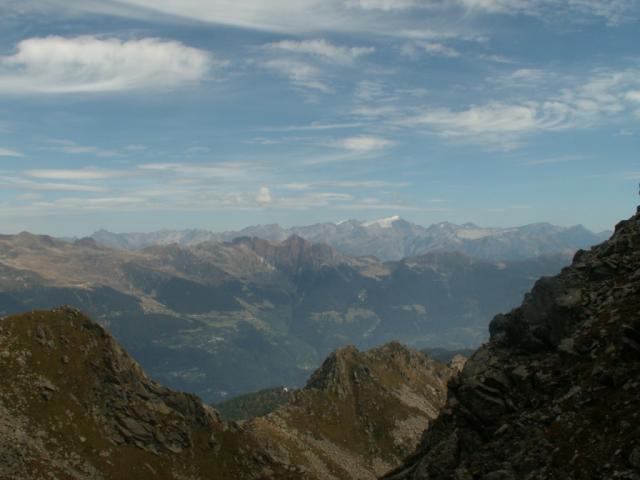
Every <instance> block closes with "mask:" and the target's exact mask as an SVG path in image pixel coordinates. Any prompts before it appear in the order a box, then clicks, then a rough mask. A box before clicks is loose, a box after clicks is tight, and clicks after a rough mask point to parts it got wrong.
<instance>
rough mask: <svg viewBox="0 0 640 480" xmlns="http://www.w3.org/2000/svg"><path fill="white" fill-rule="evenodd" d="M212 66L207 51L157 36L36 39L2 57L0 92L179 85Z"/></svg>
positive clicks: (54, 37)
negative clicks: (123, 38) (134, 38)
mask: <svg viewBox="0 0 640 480" xmlns="http://www.w3.org/2000/svg"><path fill="white" fill-rule="evenodd" d="M212 65H213V61H212V59H211V57H210V56H209V54H208V53H206V52H204V51H202V50H197V49H195V48H191V47H188V46H185V45H183V44H181V43H179V42H175V41H164V40H159V39H155V38H145V39H141V40H126V41H124V40H120V39H116V38H108V39H102V38H98V37H93V36H86V37H75V38H64V37H58V36H50V37H44V38H30V39H27V40H23V41H21V42H20V43H19V44H18V46H17V51H16V53H15V54H13V55H11V56H6V57H2V58H0V94H2V93H4V94H34V93H40V94H54V93H80V92H109V91H121V90H133V89H158V88H159V89H164V88H173V87H178V86H180V85H183V84H190V83H193V82H197V81H199V80H201V79H202V78H203V77H204V76H205V75H206V74H207V72H208V71H209V69H210V68H211V66H212Z"/></svg>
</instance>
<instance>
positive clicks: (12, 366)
mask: <svg viewBox="0 0 640 480" xmlns="http://www.w3.org/2000/svg"><path fill="white" fill-rule="evenodd" d="M0 478H3V479H27V478H30V479H35V478H68V479H103V478H105V479H116V478H118V479H121V478H154V479H200V478H220V479H227V478H229V479H232V478H243V479H244V478H246V479H268V478H274V479H276V478H277V479H280V478H285V479H286V478H291V479H293V478H300V472H298V471H297V469H296V468H294V467H290V466H287V465H282V464H280V463H278V462H277V461H275V460H274V459H273V458H270V457H269V456H268V455H267V454H266V453H265V452H264V451H262V450H261V449H260V448H259V447H258V445H257V443H256V441H255V440H254V439H253V438H252V436H251V435H249V434H248V433H247V432H245V431H243V430H242V429H240V428H239V427H237V426H236V425H234V424H231V425H227V424H223V423H222V422H221V421H220V420H219V418H218V414H217V412H216V411H215V410H213V409H212V408H211V407H208V406H206V405H204V404H203V403H202V402H201V401H200V400H199V399H198V398H197V397H195V396H193V395H188V394H184V393H177V392H173V391H171V390H168V389H166V388H164V387H162V386H161V385H159V384H157V383H155V382H153V381H151V380H150V379H148V378H147V377H146V375H145V374H144V372H143V371H142V370H141V369H140V367H139V366H138V364H137V363H135V362H134V361H133V360H132V359H131V358H130V357H129V356H128V355H127V354H126V353H125V352H124V351H123V350H122V348H121V347H120V346H119V345H118V344H117V342H116V341H115V340H114V339H113V337H112V336H111V335H109V334H108V333H107V332H106V331H105V330H104V329H103V328H102V327H100V326H99V325H98V324H96V323H94V322H93V321H91V320H89V319H88V318H86V317H85V316H83V315H82V314H80V312H78V311H77V310H74V309H70V308H66V307H65V308H60V309H56V310H53V311H50V312H33V313H29V314H25V315H19V316H15V317H11V318H7V319H3V320H2V321H1V322H0Z"/></svg>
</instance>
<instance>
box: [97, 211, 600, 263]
mask: <svg viewBox="0 0 640 480" xmlns="http://www.w3.org/2000/svg"><path fill="white" fill-rule="evenodd" d="M610 234H611V232H601V233H593V232H591V231H589V230H587V229H586V228H585V227H583V226H582V225H577V226H574V227H559V226H555V225H551V224H549V223H534V224H530V225H525V226H521V227H513V228H482V227H478V226H477V225H474V224H472V223H465V224H464V225H456V224H453V223H448V222H443V223H438V224H434V225H431V226H430V227H422V226H420V225H416V224H414V223H411V222H408V221H406V220H404V219H402V218H400V217H398V216H394V217H388V218H383V219H380V220H375V221H369V222H362V221H358V220H347V221H343V222H339V223H319V224H316V225H309V226H301V227H292V228H288V229H285V228H283V227H281V226H280V225H258V226H253V227H247V228H245V229H243V230H239V231H231V232H223V233H216V232H211V231H208V230H161V231H157V232H151V233H121V234H117V233H111V232H108V231H106V230H100V231H98V232H95V233H94V234H93V235H92V238H93V239H94V240H96V242H98V243H99V244H100V245H103V246H107V247H111V248H119V249H130V250H136V249H142V248H146V247H150V246H154V245H170V244H174V243H175V244H178V245H181V246H194V245H197V244H199V243H203V242H229V241H233V240H234V239H236V238H240V237H257V238H262V239H265V240H270V241H274V242H281V241H284V240H285V239H287V238H289V237H290V236H292V235H297V236H300V237H302V238H304V239H306V240H308V241H310V242H313V243H325V244H327V245H330V246H332V247H333V248H335V249H336V250H338V251H339V252H341V253H343V254H345V255H351V256H364V255H371V256H375V257H376V258H378V259H380V260H382V261H389V260H400V259H402V258H406V257H411V256H416V255H422V254H425V253H431V252H440V251H456V252H461V253H465V254H467V255H470V256H473V257H475V258H479V259H484V260H490V261H496V260H523V259H526V258H532V257H536V256H539V255H544V254H547V253H562V252H565V253H566V252H573V251H576V250H578V249H580V248H586V247H589V246H592V245H595V244H598V243H600V242H602V241H604V240H606V239H607V238H608V237H609V236H610Z"/></svg>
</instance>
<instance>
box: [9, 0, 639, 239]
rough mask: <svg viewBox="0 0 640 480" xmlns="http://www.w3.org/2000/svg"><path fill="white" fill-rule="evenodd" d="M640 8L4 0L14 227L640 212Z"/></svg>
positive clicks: (501, 220) (527, 219) (543, 2)
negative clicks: (638, 206) (639, 207)
mask: <svg viewBox="0 0 640 480" xmlns="http://www.w3.org/2000/svg"><path fill="white" fill-rule="evenodd" d="M639 135H640V0H609V1H595V0H508V1H507V0H269V1H266V0H234V1H231V0H208V1H205V0H182V1H177V0H153V1H152V0H120V1H115V0H114V1H108V0H101V1H98V0H95V1H94V0H74V1H64V0H39V1H37V0H0V222H1V225H2V226H1V227H0V230H1V231H2V232H4V233H12V232H18V231H21V230H29V231H33V232H38V233H49V234H54V235H84V234H89V233H91V232H92V231H94V230H97V229H99V228H107V229H110V230H114V231H150V230H156V229H160V228H171V229H174V228H176V229H181V228H190V227H197V228H207V229H213V230H226V229H235V228H241V227H243V226H247V225H251V224H257V223H280V224H283V225H285V226H289V225H294V224H309V223H315V222H323V221H339V220H343V219H346V218H358V219H364V220H367V219H373V218H378V217H384V216H390V215H401V216H402V217H404V218H407V219H409V220H412V221H414V222H417V223H420V224H424V225H428V224H430V223H434V222H438V221H442V220H448V221H452V222H457V223H463V222H466V221H473V222H475V223H477V224H480V225H486V226H512V225H520V224H525V223H531V222H537V221H549V222H552V223H556V224H561V225H573V224H578V223H582V224H584V225H586V226H587V227H589V228H591V229H593V230H603V229H609V228H611V227H612V225H613V224H614V223H615V222H616V221H618V220H619V219H621V218H626V217H628V216H629V215H630V214H631V213H632V212H633V211H634V209H635V205H636V204H637V203H638V199H637V182H638V180H640V159H639V158H638V152H640V148H639V147H640V141H639V138H640V137H639Z"/></svg>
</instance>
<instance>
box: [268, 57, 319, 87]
mask: <svg viewBox="0 0 640 480" xmlns="http://www.w3.org/2000/svg"><path fill="white" fill-rule="evenodd" d="M263 66H264V67H266V68H268V69H269V70H272V71H274V72H276V73H277V74H279V75H282V76H285V77H287V78H288V79H289V81H290V82H291V83H292V84H293V85H295V86H296V87H300V88H303V89H309V90H316V91H320V92H322V93H329V92H331V87H329V85H328V84H327V83H326V80H325V79H324V74H323V72H322V70H320V69H319V68H317V67H315V66H314V65H311V64H308V63H305V62H301V61H298V60H292V59H287V58H277V59H272V60H267V61H266V62H264V63H263Z"/></svg>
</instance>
